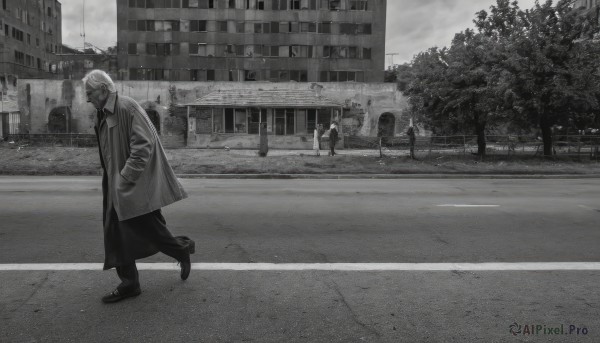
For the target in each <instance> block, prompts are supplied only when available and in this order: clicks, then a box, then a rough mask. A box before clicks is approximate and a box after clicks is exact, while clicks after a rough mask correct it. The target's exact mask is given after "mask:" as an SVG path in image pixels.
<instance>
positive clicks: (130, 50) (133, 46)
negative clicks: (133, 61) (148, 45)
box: [127, 43, 137, 55]
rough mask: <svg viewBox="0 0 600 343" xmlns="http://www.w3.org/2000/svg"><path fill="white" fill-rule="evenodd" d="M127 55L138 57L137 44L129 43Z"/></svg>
mask: <svg viewBox="0 0 600 343" xmlns="http://www.w3.org/2000/svg"><path fill="white" fill-rule="evenodd" d="M127 54H129V55H137V44H136V43H129V44H128V45H127Z"/></svg>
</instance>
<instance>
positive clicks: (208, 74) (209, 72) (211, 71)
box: [206, 69, 215, 81]
mask: <svg viewBox="0 0 600 343" xmlns="http://www.w3.org/2000/svg"><path fill="white" fill-rule="evenodd" d="M206 81H215V70H214V69H209V70H207V71H206Z"/></svg>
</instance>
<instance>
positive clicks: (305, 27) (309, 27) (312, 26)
mask: <svg viewBox="0 0 600 343" xmlns="http://www.w3.org/2000/svg"><path fill="white" fill-rule="evenodd" d="M300 32H317V24H316V23H306V22H304V23H300Z"/></svg>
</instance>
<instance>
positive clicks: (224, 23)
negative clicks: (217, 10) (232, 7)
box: [217, 20, 227, 32]
mask: <svg viewBox="0 0 600 343" xmlns="http://www.w3.org/2000/svg"><path fill="white" fill-rule="evenodd" d="M217 27H218V31H219V32H227V21H225V20H220V21H218V22H217Z"/></svg>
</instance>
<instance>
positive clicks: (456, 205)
mask: <svg viewBox="0 0 600 343" xmlns="http://www.w3.org/2000/svg"><path fill="white" fill-rule="evenodd" d="M437 206H438V207H475V208H477V207H500V205H468V204H444V205H437Z"/></svg>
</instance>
